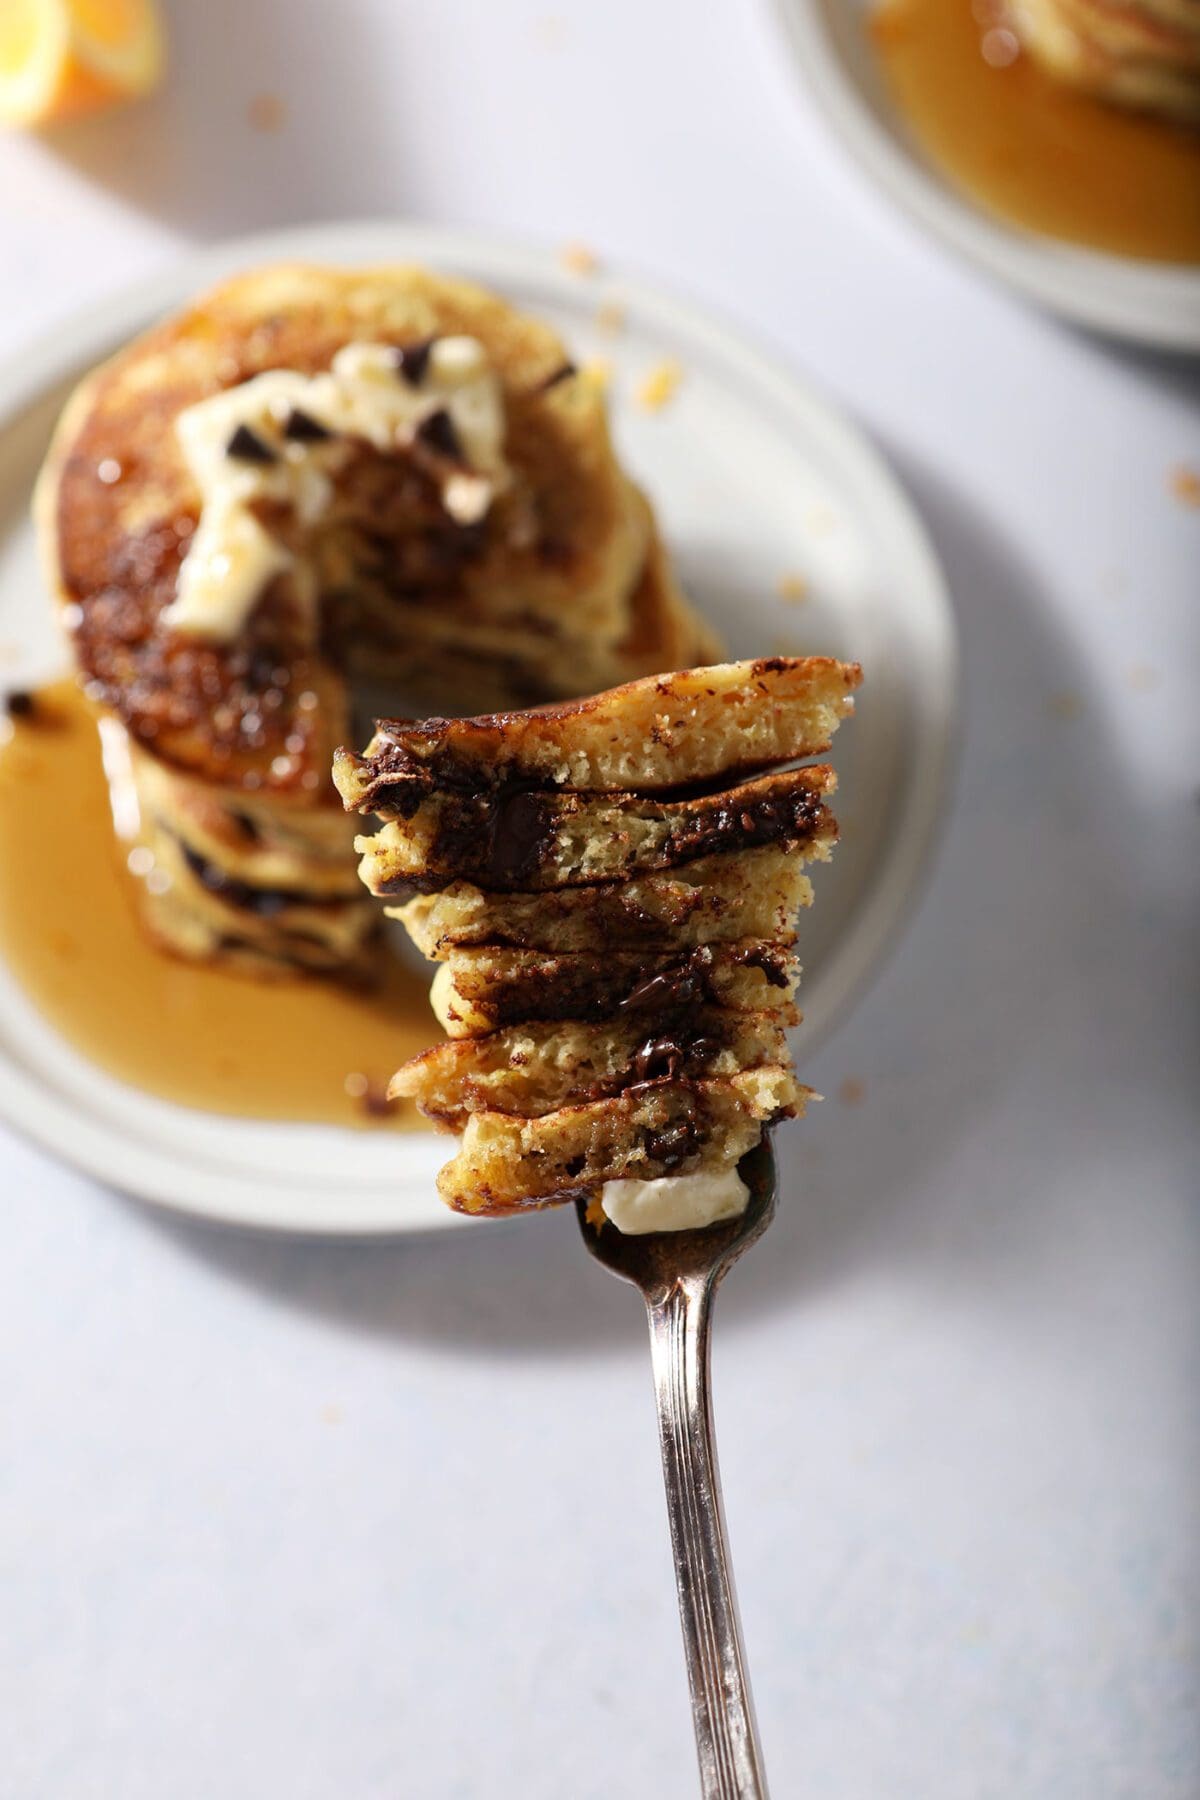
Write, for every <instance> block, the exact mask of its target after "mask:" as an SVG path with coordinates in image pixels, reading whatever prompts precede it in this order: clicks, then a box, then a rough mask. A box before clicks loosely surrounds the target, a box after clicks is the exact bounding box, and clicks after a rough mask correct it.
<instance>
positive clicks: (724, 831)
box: [334, 657, 859, 1213]
mask: <svg viewBox="0 0 1200 1800" xmlns="http://www.w3.org/2000/svg"><path fill="white" fill-rule="evenodd" d="M858 681H859V670H858V669H857V667H855V666H853V665H847V664H843V663H837V662H833V661H830V660H828V659H825V658H809V659H797V658H782V657H779V658H772V659H770V660H768V661H761V662H748V663H731V664H726V665H723V666H718V667H715V668H700V669H692V670H687V671H685V672H683V673H682V674H677V675H671V676H664V677H661V678H659V679H657V680H643V681H638V682H633V683H631V684H628V685H627V686H624V687H621V688H617V689H616V690H614V691H612V692H610V693H605V694H600V695H598V696H597V697H595V698H593V699H590V700H585V701H579V702H576V703H574V704H564V705H559V706H552V707H544V708H541V709H538V710H535V711H530V712H524V713H509V714H500V715H496V716H494V717H485V718H477V719H460V720H455V721H449V720H426V721H424V722H411V721H399V720H396V721H384V722H380V723H379V725H378V726H377V729H376V734H375V736H374V738H373V739H372V741H371V743H370V744H369V745H368V747H367V750H366V752H365V753H364V754H363V755H362V756H361V757H360V756H355V755H352V754H351V753H350V752H348V751H344V750H343V751H339V752H338V755H337V759H336V762H335V767H334V779H335V781H336V783H337V786H338V788H339V790H340V792H341V794H342V797H343V799H344V801H345V804H346V806H347V808H348V809H352V810H353V811H356V812H360V813H364V814H369V815H374V816H375V817H377V818H379V819H381V820H383V821H384V823H383V825H382V827H381V829H380V830H379V831H378V832H377V833H376V834H375V835H374V836H373V837H364V838H360V839H359V840H358V841H357V848H358V849H359V850H360V851H361V853H362V865H361V872H362V877H363V880H364V881H365V882H366V885H367V886H368V887H369V888H370V890H371V892H372V893H373V894H375V895H377V896H381V897H383V898H385V899H391V900H392V901H393V902H398V904H395V905H394V906H393V907H391V908H389V909H388V910H389V911H390V912H391V913H392V915H393V916H394V917H396V918H399V919H400V920H402V921H403V923H404V925H405V926H406V927H407V929H408V931H409V933H410V935H411V937H412V938H413V940H414V942H415V943H416V944H417V946H418V948H419V949H421V950H422V951H423V952H424V954H425V955H426V956H428V957H430V958H432V959H434V960H435V961H437V962H439V963H440V964H441V967H440V968H439V970H438V972H437V975H436V977H435V980H434V982H433V988H432V995H431V998H432V1001H433V1006H434V1011H435V1012H436V1014H437V1016H438V1018H439V1020H440V1021H441V1023H442V1025H443V1027H444V1028H445V1030H446V1032H447V1034H448V1037H449V1040H450V1041H449V1042H447V1043H445V1044H442V1045H439V1046H437V1047H436V1048H434V1049H431V1050H429V1051H426V1052H425V1053H424V1054H423V1055H422V1056H419V1057H417V1058H416V1059H415V1060H414V1061H412V1062H410V1063H408V1064H406V1065H405V1066H404V1067H403V1068H402V1069H401V1070H400V1071H399V1072H398V1073H397V1075H396V1076H395V1078H394V1080H393V1082H392V1086H391V1092H392V1094H393V1095H394V1096H398V1095H404V1096H406V1097H410V1098H412V1099H415V1100H416V1102H417V1104H418V1106H419V1107H420V1108H421V1110H422V1111H423V1112H425V1113H427V1114H428V1115H429V1116H431V1117H432V1118H433V1119H435V1120H436V1121H437V1122H438V1123H439V1124H441V1125H443V1126H445V1127H447V1128H448V1129H450V1130H453V1131H457V1132H461V1133H462V1144H461V1147H460V1149H459V1152H458V1154H457V1155H456V1156H455V1157H454V1159H453V1160H452V1161H451V1162H450V1163H449V1164H448V1165H447V1166H446V1168H445V1169H443V1171H442V1172H441V1175H440V1176H439V1178H438V1186H439V1189H440V1191H441V1194H442V1196H443V1198H444V1199H445V1200H446V1201H448V1203H449V1204H450V1205H451V1206H452V1207H455V1208H456V1209H458V1210H460V1211H466V1212H484V1213H505V1212H514V1211H518V1210H523V1209H526V1208H530V1207H540V1206H546V1205H550V1204H553V1203H555V1202H559V1201H563V1200H566V1199H570V1198H574V1197H577V1196H579V1195H581V1194H583V1195H587V1196H588V1197H589V1198H594V1197H595V1195H596V1194H597V1193H598V1192H599V1191H600V1189H601V1188H602V1187H603V1185H604V1184H605V1183H606V1182H609V1181H621V1180H630V1179H635V1178H636V1179H644V1180H648V1181H649V1180H658V1179H660V1178H662V1177H665V1176H672V1175H679V1174H692V1173H698V1172H706V1173H707V1172H710V1171H714V1170H715V1171H721V1170H727V1169H732V1168H733V1167H734V1166H735V1165H736V1163H737V1161H738V1160H739V1159H740V1158H741V1157H742V1156H743V1155H744V1154H745V1153H746V1151H747V1150H749V1149H751V1148H752V1147H753V1145H754V1144H755V1143H757V1142H758V1140H759V1138H760V1137H761V1134H762V1130H763V1127H764V1124H765V1123H769V1122H771V1121H773V1120H775V1119H778V1118H781V1117H785V1116H788V1115H791V1114H794V1113H798V1112H801V1111H803V1108H804V1102H805V1097H806V1090H805V1089H803V1088H801V1087H800V1086H799V1085H798V1083H797V1081H796V1078H795V1075H794V1073H793V1071H792V1068H791V1063H790V1058H789V1055H788V1049H787V1042H786V1038H785V1031H786V1028H787V1027H788V1026H789V1025H791V1024H794V1023H795V1022H796V1020H797V1018H798V1014H797V1012H796V1009H795V1005H794V1002H793V994H794V992H795V988H796V983H797V979H798V975H799V967H798V963H797V961H796V953H795V941H796V933H795V920H796V914H797V911H798V909H799V908H800V907H801V906H806V905H808V904H809V903H810V901H811V889H810V887H809V883H808V880H807V878H806V876H805V875H804V873H803V868H802V865H803V864H804V863H805V862H807V861H809V860H811V859H813V858H824V857H827V856H828V854H829V851H830V849H831V846H832V844H833V842H834V840H835V838H836V835H837V826H836V822H835V820H834V818H833V816H832V814H831V813H830V811H829V809H828V806H827V805H826V797H827V795H828V794H829V793H830V792H831V791H832V789H833V787H834V775H833V771H832V770H831V769H829V768H827V767H823V766H817V767H807V768H787V769H780V768H779V767H778V765H779V764H782V763H793V762H795V761H796V760H797V759H799V758H801V757H807V756H811V755H814V754H817V753H819V752H820V751H823V750H825V749H827V748H828V746H829V743H830V740H831V738H832V735H833V732H834V731H835V730H836V728H837V725H838V723H839V721H840V720H841V718H843V717H844V716H845V715H846V713H848V712H849V711H850V710H851V708H852V705H853V701H852V698H851V696H852V693H853V690H854V689H855V687H856V686H857V685H858ZM763 771H771V772H767V773H763Z"/></svg>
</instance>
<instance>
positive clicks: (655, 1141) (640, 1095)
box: [437, 1067, 809, 1215]
mask: <svg viewBox="0 0 1200 1800" xmlns="http://www.w3.org/2000/svg"><path fill="white" fill-rule="evenodd" d="M808 1098H809V1090H808V1089H807V1088H804V1087H802V1086H801V1085H800V1083H799V1082H798V1081H797V1080H796V1078H795V1075H794V1074H793V1073H792V1071H791V1070H790V1069H788V1068H783V1067H765V1068H759V1069H750V1070H744V1071H742V1072H740V1073H739V1074H737V1075H733V1076H730V1077H728V1078H725V1079H716V1078H713V1079H704V1080H698V1081H669V1080H668V1081H653V1082H647V1083H645V1084H643V1085H642V1086H639V1087H631V1088H627V1089H626V1090H625V1091H624V1093H621V1094H617V1095H615V1096H613V1097H612V1098H610V1099H604V1100H594V1101H590V1102H585V1103H583V1104H582V1105H576V1106H562V1107H559V1108H557V1109H556V1110H555V1111H553V1112H550V1113H546V1114H543V1115H541V1116H538V1117H532V1118H521V1117H517V1116H514V1115H513V1114H512V1113H501V1112H473V1113H471V1115H470V1116H469V1118H468V1119H467V1122H466V1125H465V1127H464V1130H463V1135H462V1143H461V1146H460V1148H459V1151H458V1154H457V1155H456V1156H455V1157H453V1158H452V1160H451V1161H450V1162H448V1163H447V1164H446V1166H445V1168H444V1169H442V1171H441V1173H440V1174H439V1175H438V1181H437V1184H438V1192H439V1193H440V1194H441V1196H442V1198H443V1200H445V1201H446V1203H447V1204H448V1205H449V1206H451V1207H453V1209H454V1210H455V1211H456V1212H468V1213H489V1214H492V1215H500V1214H504V1213H516V1212H529V1211H536V1210H537V1209H539V1208H541V1207H544V1206H553V1205H560V1204H562V1202H564V1201H566V1200H572V1199H576V1198H584V1197H588V1196H590V1195H592V1194H594V1193H595V1192H596V1191H597V1190H598V1189H601V1188H603V1186H604V1185H605V1183H607V1182H609V1181H628V1180H644V1181H654V1180H661V1179H662V1178H663V1177H664V1176H668V1175H688V1174H698V1173H700V1172H701V1171H704V1172H706V1173H711V1172H714V1171H718V1170H725V1169H729V1170H731V1169H733V1168H735V1167H736V1165H737V1163H738V1162H739V1161H740V1159H741V1158H742V1157H743V1156H745V1155H746V1153H747V1151H749V1150H752V1149H753V1148H754V1146H755V1145H756V1144H757V1143H758V1142H759V1140H760V1139H761V1137H762V1133H763V1128H764V1126H765V1125H767V1124H773V1123H778V1122H779V1120H780V1119H784V1118H794V1117H796V1116H797V1115H799V1114H802V1113H803V1112H804V1108H805V1105H806V1103H807V1100H808Z"/></svg>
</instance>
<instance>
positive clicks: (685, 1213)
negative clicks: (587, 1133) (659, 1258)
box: [600, 1164, 750, 1236]
mask: <svg viewBox="0 0 1200 1800" xmlns="http://www.w3.org/2000/svg"><path fill="white" fill-rule="evenodd" d="M749 1198H750V1190H749V1188H748V1187H747V1186H746V1184H745V1182H744V1181H743V1180H742V1179H741V1177H740V1176H739V1175H738V1172H737V1169H736V1168H735V1167H734V1166H733V1165H732V1164H731V1165H730V1166H729V1167H728V1168H725V1169H700V1170H698V1171H697V1173H696V1174H694V1175H660V1176H659V1177H658V1178H657V1180H654V1181H606V1182H605V1184H604V1186H603V1188H602V1189H601V1190H600V1204H601V1206H602V1207H603V1208H604V1213H605V1217H606V1218H608V1219H609V1220H611V1222H612V1223H613V1224H614V1225H615V1226H616V1228H617V1230H618V1231H623V1232H626V1233H627V1234H629V1235H633V1236H637V1235H640V1234H642V1233H643V1232H648V1231H698V1230H700V1228H701V1227H702V1226H704V1225H716V1224H718V1223H719V1222H720V1221H721V1220H722V1219H736V1218H737V1217H738V1215H739V1213H743V1212H745V1210H746V1202H747V1200H749Z"/></svg>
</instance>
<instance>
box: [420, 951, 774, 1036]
mask: <svg viewBox="0 0 1200 1800" xmlns="http://www.w3.org/2000/svg"><path fill="white" fill-rule="evenodd" d="M799 974H800V970H799V965H798V963H797V961H796V958H795V955H794V953H793V951H792V948H791V945H790V944H788V943H779V942H764V941H763V940H762V939H760V938H745V939H740V940H738V941H737V942H735V943H732V944H701V945H699V946H698V948H696V949H694V950H689V951H687V952H686V954H683V955H680V954H679V952H678V951H677V950H676V949H675V948H674V947H673V946H672V947H671V949H670V950H669V951H668V952H666V953H662V952H660V953H659V954H657V955H655V954H652V953H648V952H647V951H645V950H632V951H619V950H611V949H609V948H608V947H607V946H606V947H604V948H603V949H596V948H593V949H591V950H587V951H571V952H566V953H563V954H560V955H546V954H543V953H542V952H541V951H538V950H498V949H491V948H486V949H473V950H455V951H453V952H451V955H450V957H449V960H448V961H446V962H444V963H443V964H442V966H441V968H440V969H439V970H438V972H437V974H436V975H435V976H434V979H433V985H432V987H431V988H430V991H429V998H430V1002H431V1004H432V1006H433V1010H434V1013H435V1014H436V1016H437V1019H438V1022H439V1024H440V1025H441V1026H442V1029H443V1030H444V1031H445V1033H446V1035H447V1036H448V1037H451V1038H459V1037H477V1036H479V1035H480V1033H483V1032H491V1031H497V1030H499V1029H500V1028H501V1027H502V1026H505V1025H512V1024H515V1023H519V1022H520V1021H521V1020H538V1021H547V1020H552V1019H603V1018H611V1017H613V1016H617V1017H620V1016H621V1015H622V1014H635V1015H639V1016H641V1017H642V1018H643V1019H645V1018H646V1017H650V1018H652V1019H653V1020H656V1021H659V1022H662V1021H666V1020H673V1019H676V1018H679V1017H680V1016H690V1015H691V1014H692V1013H693V1012H695V1010H696V1009H697V1007H699V1006H720V1007H726V1008H728V1009H729V1010H731V1011H733V1012H760V1011H766V1010H770V1011H771V1012H773V1013H775V1014H777V1015H778V1016H779V1017H780V1018H782V1019H783V1022H784V1023H785V1024H789V1025H791V1024H795V1022H796V1011H795V1008H794V1007H793V1006H792V1005H791V997H792V995H793V994H794V993H795V991H796V982H797V980H798V979H799Z"/></svg>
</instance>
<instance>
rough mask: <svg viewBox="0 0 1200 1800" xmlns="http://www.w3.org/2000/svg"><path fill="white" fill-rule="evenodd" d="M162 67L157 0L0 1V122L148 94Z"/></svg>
mask: <svg viewBox="0 0 1200 1800" xmlns="http://www.w3.org/2000/svg"><path fill="white" fill-rule="evenodd" d="M162 67H163V34H162V25H161V22H160V19H159V15H158V8H157V4H156V0H0V121H2V122H3V123H5V124H8V125H42V124H46V123H47V122H49V121H50V120H52V119H66V118H70V117H72V116H73V115H75V114H78V113H84V112H95V111H96V110H97V109H98V108H100V107H102V106H112V105H115V104H116V103H118V102H119V101H121V100H130V99H134V98H135V97H136V96H137V95H139V94H145V93H148V92H149V90H150V89H151V88H152V87H154V86H155V85H156V83H157V82H158V80H159V77H160V76H161V74H162Z"/></svg>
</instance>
